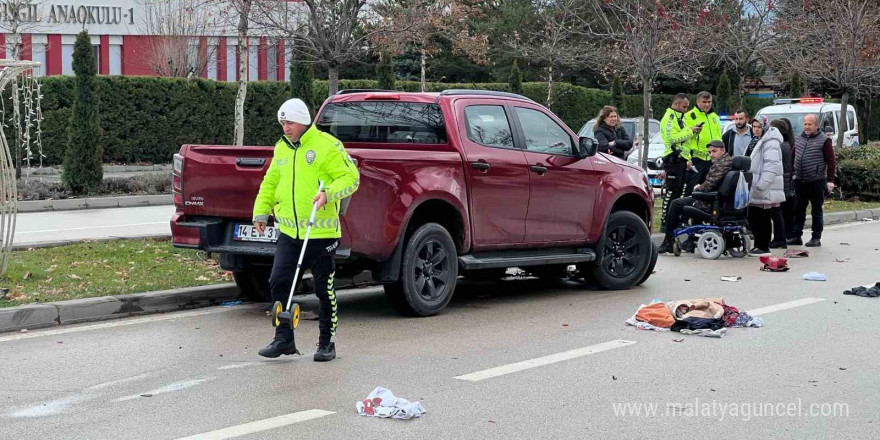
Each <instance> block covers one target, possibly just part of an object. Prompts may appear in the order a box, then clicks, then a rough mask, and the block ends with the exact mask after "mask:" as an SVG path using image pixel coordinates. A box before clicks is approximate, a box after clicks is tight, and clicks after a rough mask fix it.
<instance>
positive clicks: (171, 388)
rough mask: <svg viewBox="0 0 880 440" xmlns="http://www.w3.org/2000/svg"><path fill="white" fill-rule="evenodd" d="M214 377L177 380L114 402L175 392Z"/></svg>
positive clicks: (208, 380)
mask: <svg viewBox="0 0 880 440" xmlns="http://www.w3.org/2000/svg"><path fill="white" fill-rule="evenodd" d="M214 379H216V377H204V378H201V379H192V380H185V381H183V382H175V383H171V384H168V385H165V386H164V387H161V388H156V389H155V390H150V391H144V392H143V393H138V394H132V395H130V396H125V397H120V398H118V399H116V400H114V402H125V401H127V400H134V399H140V398H141V395H142V394H152V395H153V396H155V395H157V394H165V393H173V392H175V391H183V390H185V389H187V388H192V387H194V386H196V385H200V384H203V383H205V382H210V381H212V380H214Z"/></svg>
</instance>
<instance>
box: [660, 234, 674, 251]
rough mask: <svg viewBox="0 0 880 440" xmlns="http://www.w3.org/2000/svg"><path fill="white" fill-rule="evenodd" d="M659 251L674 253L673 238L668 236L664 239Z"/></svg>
mask: <svg viewBox="0 0 880 440" xmlns="http://www.w3.org/2000/svg"><path fill="white" fill-rule="evenodd" d="M659 253H661V254H671V253H672V239H671V238H669V237H666V238H664V239H663V243H662V244H660V250H659Z"/></svg>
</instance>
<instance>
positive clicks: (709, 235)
mask: <svg viewBox="0 0 880 440" xmlns="http://www.w3.org/2000/svg"><path fill="white" fill-rule="evenodd" d="M697 252H699V253H700V256H701V257H703V258H705V259H707V260H717V259H718V257H720V256H721V255H722V254H724V237H722V236H721V234H719V233H718V232H715V231H706V232H704V233H703V235H700V239H699V240H697Z"/></svg>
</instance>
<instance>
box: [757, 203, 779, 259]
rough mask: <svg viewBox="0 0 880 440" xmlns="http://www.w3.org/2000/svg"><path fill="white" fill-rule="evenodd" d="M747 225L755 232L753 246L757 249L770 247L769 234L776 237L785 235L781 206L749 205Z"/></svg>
mask: <svg viewBox="0 0 880 440" xmlns="http://www.w3.org/2000/svg"><path fill="white" fill-rule="evenodd" d="M748 217H749V227H750V228H751V230H752V233H754V234H755V247H756V248H758V249H763V250H767V249H770V234H771V233H772V234H775V235H776V236H777V237H783V236H784V235H785V225H784V223H783V220H782V208H780V207H778V206H777V207H774V208H762V207H760V206H749V214H748Z"/></svg>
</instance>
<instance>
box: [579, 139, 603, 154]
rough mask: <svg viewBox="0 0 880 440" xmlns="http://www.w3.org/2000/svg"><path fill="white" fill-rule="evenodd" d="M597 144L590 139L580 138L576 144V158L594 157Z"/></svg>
mask: <svg viewBox="0 0 880 440" xmlns="http://www.w3.org/2000/svg"><path fill="white" fill-rule="evenodd" d="M598 148H599V144H598V143H597V142H596V141H595V140H594V139H593V138H590V137H586V136H582V137H581V138H580V141H579V142H578V156H579V157H580V158H581V159H583V158H587V157H590V156H595V155H596V150H597V149H598Z"/></svg>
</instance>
